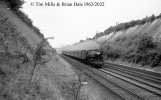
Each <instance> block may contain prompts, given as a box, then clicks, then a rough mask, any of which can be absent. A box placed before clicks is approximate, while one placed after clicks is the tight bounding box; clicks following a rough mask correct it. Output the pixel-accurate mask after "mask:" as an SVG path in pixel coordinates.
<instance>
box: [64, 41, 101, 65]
mask: <svg viewBox="0 0 161 100" xmlns="http://www.w3.org/2000/svg"><path fill="white" fill-rule="evenodd" d="M82 44H83V45H82ZM84 47H85V48H84ZM71 48H72V47H71ZM62 54H63V55H66V56H69V57H72V58H75V59H78V60H80V61H83V62H85V63H86V64H89V65H91V66H93V67H96V68H101V67H102V66H103V57H102V52H101V51H100V50H99V47H98V44H96V43H94V42H93V41H92V42H91V41H90V42H89V41H88V42H86V43H80V44H77V45H74V49H70V50H69V49H68V50H63V52H62Z"/></svg>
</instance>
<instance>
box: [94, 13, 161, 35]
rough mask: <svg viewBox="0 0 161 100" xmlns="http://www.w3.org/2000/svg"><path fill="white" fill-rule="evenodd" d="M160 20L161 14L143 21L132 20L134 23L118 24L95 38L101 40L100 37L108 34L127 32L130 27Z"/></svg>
mask: <svg viewBox="0 0 161 100" xmlns="http://www.w3.org/2000/svg"><path fill="white" fill-rule="evenodd" d="M158 18H161V14H160V15H158V16H155V15H152V16H150V17H145V18H143V19H141V20H132V21H130V22H126V23H120V24H118V25H116V26H111V27H109V28H108V29H106V30H105V31H104V32H100V33H96V35H95V36H94V37H93V38H99V37H101V36H104V35H107V34H109V33H111V32H117V31H120V30H126V29H128V28H129V27H133V26H135V25H143V24H145V23H147V22H152V21H154V20H155V19H158Z"/></svg>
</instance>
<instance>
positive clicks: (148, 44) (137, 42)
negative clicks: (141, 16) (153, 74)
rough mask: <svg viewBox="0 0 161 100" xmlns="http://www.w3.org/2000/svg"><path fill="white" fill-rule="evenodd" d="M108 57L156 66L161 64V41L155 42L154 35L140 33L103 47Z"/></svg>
mask: <svg viewBox="0 0 161 100" xmlns="http://www.w3.org/2000/svg"><path fill="white" fill-rule="evenodd" d="M102 49H103V51H104V56H105V58H106V59H111V60H116V59H121V60H123V61H128V62H132V63H137V64H141V65H149V66H151V67H156V66H159V65H161V62H160V60H161V42H155V41H154V40H153V38H152V36H150V35H147V33H146V34H139V35H135V36H132V37H129V38H127V39H125V38H118V39H116V41H114V42H111V43H108V44H105V46H104V47H102Z"/></svg>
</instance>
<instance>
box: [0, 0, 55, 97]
mask: <svg viewBox="0 0 161 100" xmlns="http://www.w3.org/2000/svg"><path fill="white" fill-rule="evenodd" d="M4 1H5V2H8V1H9V3H11V4H13V5H14V4H15V3H16V2H17V0H4ZM18 1H19V0H18ZM11 4H10V5H11ZM13 5H12V6H9V7H12V8H11V9H13V7H16V8H15V9H17V8H19V7H17V5H16V4H15V5H14V6H13ZM15 9H14V12H16V10H15ZM24 19H29V18H28V17H27V16H26V17H25V18H24ZM10 20H11V19H10V18H9V17H6V16H5V15H4V13H3V12H0V100H24V99H25V100H44V99H47V98H48V99H49V98H50V99H54V97H53V96H51V93H50V91H49V90H45V88H43V87H42V86H41V84H40V82H41V80H40V76H38V77H36V78H38V79H35V70H36V69H37V67H38V66H39V67H40V65H41V66H43V67H44V68H45V64H46V62H47V61H49V60H50V57H47V56H48V51H47V50H45V49H44V48H43V47H44V46H45V45H46V44H48V43H47V39H45V38H44V37H43V39H42V42H40V44H38V45H37V48H36V49H33V48H32V47H31V46H30V45H29V44H28V40H27V39H26V37H24V36H22V33H21V32H18V31H17V28H16V25H15V24H14V23H11V21H10ZM35 33H36V32H35ZM39 36H40V35H39ZM44 56H45V58H44ZM46 58H47V59H46ZM38 69H39V71H41V70H40V68H38ZM40 73H42V72H40ZM41 78H42V77H41Z"/></svg>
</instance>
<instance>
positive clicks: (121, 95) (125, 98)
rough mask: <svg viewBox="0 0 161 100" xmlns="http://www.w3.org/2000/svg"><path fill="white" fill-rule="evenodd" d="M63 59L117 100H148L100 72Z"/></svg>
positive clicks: (69, 59) (68, 59)
mask: <svg viewBox="0 0 161 100" xmlns="http://www.w3.org/2000/svg"><path fill="white" fill-rule="evenodd" d="M63 58H65V59H66V60H67V61H68V62H69V63H71V64H72V65H73V66H76V67H77V68H78V69H79V70H81V71H83V72H84V73H85V74H87V75H88V76H90V77H92V78H93V79H95V80H96V81H98V82H99V83H100V84H101V85H102V86H104V87H106V88H107V89H108V91H110V92H111V94H112V95H113V96H114V97H117V99H119V100H148V99H147V98H145V97H144V96H142V95H139V94H137V93H135V92H133V91H132V90H129V89H128V88H127V87H126V86H123V85H120V84H119V83H117V82H116V81H114V80H113V79H111V78H109V75H108V74H107V73H105V72H102V71H101V70H98V69H95V68H92V67H89V66H87V65H85V64H82V63H79V62H77V61H75V60H73V59H71V58H69V57H66V56H63ZM78 63H79V64H78Z"/></svg>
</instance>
